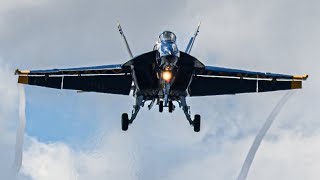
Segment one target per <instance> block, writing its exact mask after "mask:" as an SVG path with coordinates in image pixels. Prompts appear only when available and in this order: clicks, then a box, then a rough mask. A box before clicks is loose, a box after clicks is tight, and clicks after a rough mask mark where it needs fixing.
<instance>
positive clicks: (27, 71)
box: [14, 69, 30, 75]
mask: <svg viewBox="0 0 320 180" xmlns="http://www.w3.org/2000/svg"><path fill="white" fill-rule="evenodd" d="M29 73H30V70H21V71H20V70H19V69H16V71H15V72H14V74H15V75H20V74H29Z"/></svg>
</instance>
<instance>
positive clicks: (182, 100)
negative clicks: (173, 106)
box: [179, 96, 201, 132]
mask: <svg viewBox="0 0 320 180" xmlns="http://www.w3.org/2000/svg"><path fill="white" fill-rule="evenodd" d="M179 105H180V107H181V108H182V110H183V112H184V114H185V115H186V118H187V120H188V122H189V123H190V125H191V126H193V130H194V132H199V131H200V125H201V116H200V115H199V114H196V115H195V116H194V119H193V120H192V119H191V111H190V106H188V105H187V101H186V97H184V96H180V102H179Z"/></svg>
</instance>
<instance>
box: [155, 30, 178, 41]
mask: <svg viewBox="0 0 320 180" xmlns="http://www.w3.org/2000/svg"><path fill="white" fill-rule="evenodd" d="M159 41H160V42H165V43H166V42H170V43H175V42H176V35H175V34H174V33H173V32H170V31H164V32H163V33H161V34H160V36H159Z"/></svg>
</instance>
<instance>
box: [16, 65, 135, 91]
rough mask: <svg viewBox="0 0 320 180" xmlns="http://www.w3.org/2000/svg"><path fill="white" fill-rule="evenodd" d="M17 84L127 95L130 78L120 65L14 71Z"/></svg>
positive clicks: (128, 70) (129, 72) (126, 69)
mask: <svg viewBox="0 0 320 180" xmlns="http://www.w3.org/2000/svg"><path fill="white" fill-rule="evenodd" d="M15 74H16V75H19V79H18V83H21V84H29V85H35V86H42V87H49V88H55V89H72V90H81V91H89V92H101V93H111V94H123V95H129V93H130V90H131V83H132V76H131V71H130V69H128V68H123V67H122V65H121V64H116V65H105V66H93V67H81V68H69V69H49V70H24V71H20V70H16V72H15Z"/></svg>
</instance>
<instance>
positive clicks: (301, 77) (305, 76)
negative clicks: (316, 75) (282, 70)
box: [293, 74, 309, 80]
mask: <svg viewBox="0 0 320 180" xmlns="http://www.w3.org/2000/svg"><path fill="white" fill-rule="evenodd" d="M308 77H309V75H308V74H306V75H303V76H293V79H299V80H307V79H308Z"/></svg>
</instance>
